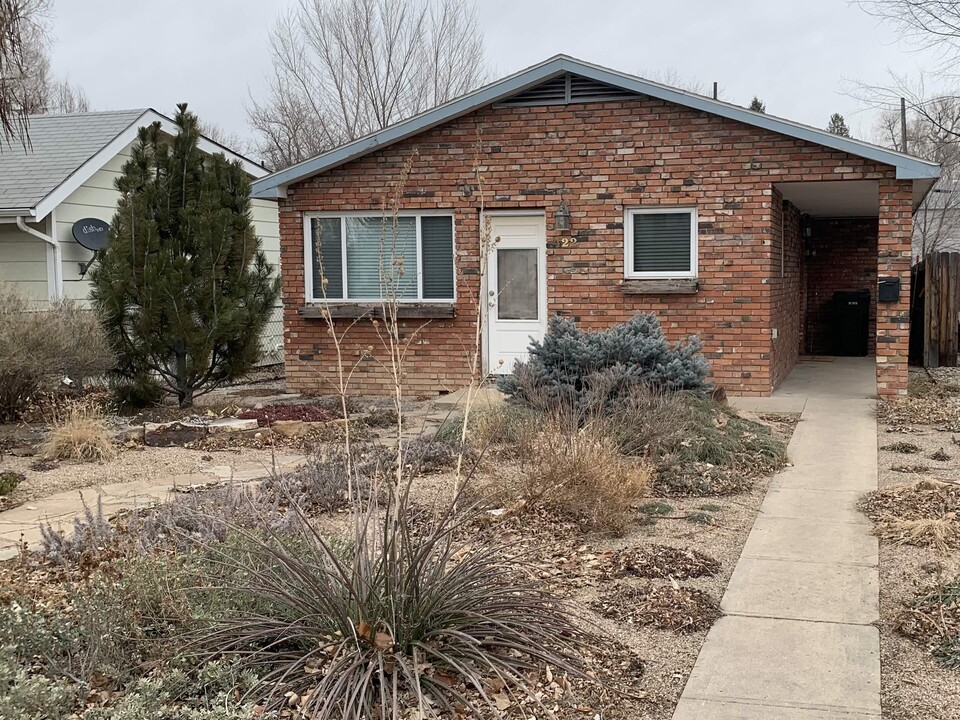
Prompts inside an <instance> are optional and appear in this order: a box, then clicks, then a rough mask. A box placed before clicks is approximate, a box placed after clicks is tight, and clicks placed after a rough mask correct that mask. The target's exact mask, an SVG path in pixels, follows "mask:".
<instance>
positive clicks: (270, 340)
mask: <svg viewBox="0 0 960 720" xmlns="http://www.w3.org/2000/svg"><path fill="white" fill-rule="evenodd" d="M282 362H283V308H282V307H276V308H274V309H273V313H272V314H271V315H270V319H269V320H268V321H267V324H266V326H265V327H264V328H263V335H262V337H261V340H260V360H259V361H258V362H257V366H258V367H262V366H264V365H277V364H279V363H282Z"/></svg>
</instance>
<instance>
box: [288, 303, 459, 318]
mask: <svg viewBox="0 0 960 720" xmlns="http://www.w3.org/2000/svg"><path fill="white" fill-rule="evenodd" d="M328 313H329V316H330V317H332V318H334V319H338V318H365V317H368V318H382V317H383V306H382V305H381V304H380V303H330V304H329V305H327V306H326V307H324V306H323V304H322V303H310V304H307V305H304V306H303V307H301V308H298V309H297V315H300V316H301V317H305V318H317V319H321V320H322V319H323V318H326V317H327V314H328ZM456 316H457V307H456V305H455V304H454V303H402V304H400V305H398V306H397V317H398V318H399V319H401V320H406V319H411V320H412V319H434V318H436V319H442V318H452V317H456Z"/></svg>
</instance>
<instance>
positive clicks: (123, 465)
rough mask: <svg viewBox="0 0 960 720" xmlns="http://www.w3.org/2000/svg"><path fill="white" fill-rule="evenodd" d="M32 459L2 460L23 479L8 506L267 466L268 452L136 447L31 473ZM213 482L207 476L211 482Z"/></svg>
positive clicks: (7, 467)
mask: <svg viewBox="0 0 960 720" xmlns="http://www.w3.org/2000/svg"><path fill="white" fill-rule="evenodd" d="M33 461H34V459H33V458H19V457H13V456H3V457H2V458H0V468H3V469H9V470H14V471H16V472H20V473H23V474H24V475H25V476H26V480H24V481H23V482H22V483H20V485H19V486H18V487H17V489H16V490H14V491H13V492H12V493H11V494H10V495H9V499H10V502H11V503H14V504H19V503H23V502H29V501H31V500H36V499H38V498H42V497H47V496H49V495H55V494H56V493H60V492H65V491H67V490H78V489H80V488H85V487H92V486H96V485H108V484H110V483H119V482H132V481H139V480H149V481H156V482H158V483H160V482H163V481H164V480H165V479H168V478H171V477H173V476H175V475H187V474H191V473H197V472H204V471H205V470H206V471H209V470H210V469H211V468H213V467H214V466H217V465H226V466H229V467H236V466H237V465H239V464H241V463H251V462H252V463H262V464H263V465H264V466H265V467H270V465H271V452H270V451H269V450H251V449H246V448H244V449H240V450H236V451H234V450H231V451H226V452H203V451H199V450H187V449H186V448H180V447H168V448H152V447H143V446H138V447H135V448H124V449H122V450H121V452H120V454H119V455H117V457H116V458H114V459H113V460H109V461H106V462H91V463H84V462H61V463H58V464H57V465H56V466H54V467H52V468H51V469H50V470H43V471H37V470H31V469H30V465H31V464H32V463H33ZM212 479H215V477H214V476H213V475H211V480H212Z"/></svg>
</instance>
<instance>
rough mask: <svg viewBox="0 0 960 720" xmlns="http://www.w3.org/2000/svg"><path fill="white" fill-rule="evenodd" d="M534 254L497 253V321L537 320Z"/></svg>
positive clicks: (538, 315) (534, 250) (521, 251)
mask: <svg viewBox="0 0 960 720" xmlns="http://www.w3.org/2000/svg"><path fill="white" fill-rule="evenodd" d="M537 285H538V279H537V251H536V249H535V248H532V249H529V250H507V249H498V250H497V298H498V300H497V310H498V312H497V317H498V318H499V319H500V320H537V319H538V318H539V317H540V314H539V307H538V297H539V294H540V293H539V292H538V289H537Z"/></svg>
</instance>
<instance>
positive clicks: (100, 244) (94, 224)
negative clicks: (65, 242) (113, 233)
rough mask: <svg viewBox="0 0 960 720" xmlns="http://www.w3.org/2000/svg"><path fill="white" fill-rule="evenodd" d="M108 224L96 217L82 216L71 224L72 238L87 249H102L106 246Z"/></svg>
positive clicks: (108, 231) (108, 230)
mask: <svg viewBox="0 0 960 720" xmlns="http://www.w3.org/2000/svg"><path fill="white" fill-rule="evenodd" d="M109 233H110V225H109V224H108V223H106V222H104V221H103V220H97V219H96V218H83V220H77V221H76V222H75V223H74V224H73V239H74V240H76V241H77V242H78V243H80V244H81V245H82V246H83V247H85V248H86V249H87V250H93V251H94V252H96V251H97V250H103V249H104V248H105V247H106V246H107V235H108V234H109Z"/></svg>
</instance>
